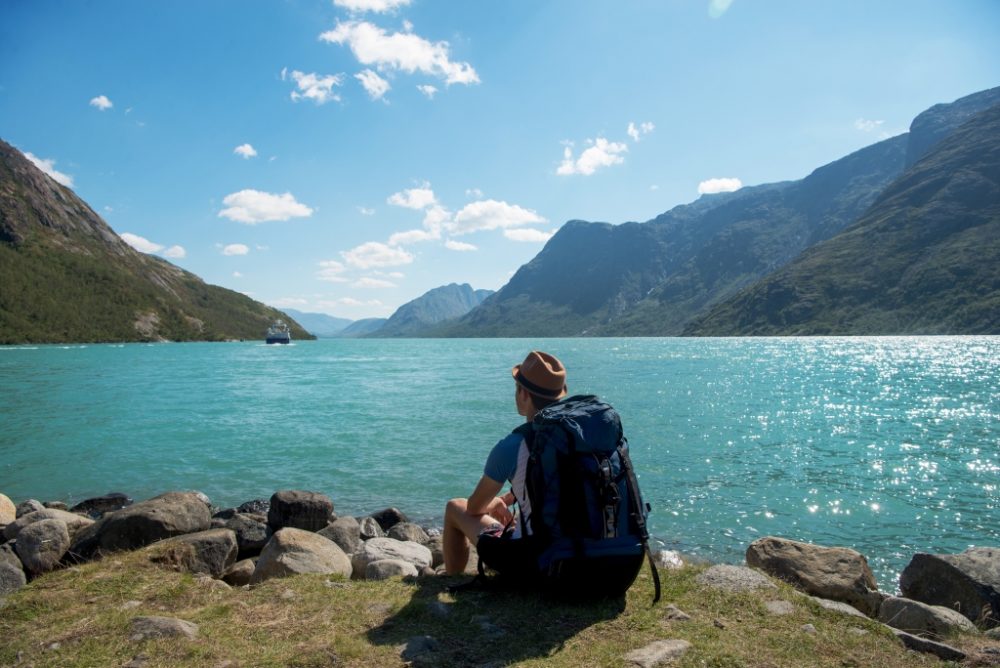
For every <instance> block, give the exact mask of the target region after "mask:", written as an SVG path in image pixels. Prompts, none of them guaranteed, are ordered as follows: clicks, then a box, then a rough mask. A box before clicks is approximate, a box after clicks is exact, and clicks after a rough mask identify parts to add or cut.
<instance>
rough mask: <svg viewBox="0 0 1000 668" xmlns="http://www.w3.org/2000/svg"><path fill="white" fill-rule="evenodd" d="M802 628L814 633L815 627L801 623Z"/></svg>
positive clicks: (811, 633)
mask: <svg viewBox="0 0 1000 668" xmlns="http://www.w3.org/2000/svg"><path fill="white" fill-rule="evenodd" d="M802 630H803V631H805V632H806V633H808V634H810V635H816V627H815V626H813V625H812V624H803V625H802Z"/></svg>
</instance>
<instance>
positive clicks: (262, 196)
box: [219, 190, 313, 225]
mask: <svg viewBox="0 0 1000 668" xmlns="http://www.w3.org/2000/svg"><path fill="white" fill-rule="evenodd" d="M222 203H223V204H225V205H226V206H227V207H228V208H226V209H223V210H222V211H220V212H219V217H220V218H228V219H230V220H235V221H236V222H238V223H246V224H247V225H256V224H257V223H264V222H267V221H270V220H288V219H289V218H304V217H307V216H311V215H312V212H313V210H312V209H310V208H309V207H308V206H306V205H305V204H301V203H299V202H296V201H295V197H293V196H292V194H291V193H284V194H283V195H274V194H272V193H265V192H261V191H259V190H241V191H239V192H235V193H232V194H229V195H226V197H225V199H223V200H222Z"/></svg>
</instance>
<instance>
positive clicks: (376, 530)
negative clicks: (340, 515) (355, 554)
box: [358, 517, 385, 540]
mask: <svg viewBox="0 0 1000 668" xmlns="http://www.w3.org/2000/svg"><path fill="white" fill-rule="evenodd" d="M358 525H359V528H358V530H359V532H360V535H361V540H371V539H372V538H383V537H384V536H385V532H384V531H382V527H381V526H379V523H378V522H376V521H375V518H374V517H365V518H362V519H361V521H360V522H358Z"/></svg>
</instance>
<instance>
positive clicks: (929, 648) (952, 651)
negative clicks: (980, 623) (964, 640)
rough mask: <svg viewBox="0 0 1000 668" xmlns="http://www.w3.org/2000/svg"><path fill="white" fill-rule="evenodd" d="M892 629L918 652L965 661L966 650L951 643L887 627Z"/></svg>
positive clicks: (903, 641) (948, 659)
mask: <svg viewBox="0 0 1000 668" xmlns="http://www.w3.org/2000/svg"><path fill="white" fill-rule="evenodd" d="M887 628H889V630H891V631H892V632H893V633H894V634H895V635H896V637H897V638H899V639H900V641H902V643H903V645H904V646H906V647H907V648H909V649H912V650H915V651H917V652H926V653H928V654H933V655H935V656H937V657H938V658H940V659H944V660H945V661H964V660H965V652H963V651H961V650H959V649H956V648H954V647H952V646H951V645H945V644H944V643H940V642H935V641H933V640H928V639H927V638H921V637H919V636H915V635H912V634H909V633H906V632H905V631H900V630H899V629H894V628H892V627H887Z"/></svg>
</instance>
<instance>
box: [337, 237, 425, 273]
mask: <svg viewBox="0 0 1000 668" xmlns="http://www.w3.org/2000/svg"><path fill="white" fill-rule="evenodd" d="M340 255H341V256H342V257H343V258H344V260H345V261H346V262H347V264H349V265H351V266H352V267H357V268H358V269H371V268H373V267H395V266H399V265H403V264H410V263H411V262H413V255H412V254H411V253H408V252H407V251H405V250H403V249H402V248H398V247H394V246H389V245H387V244H383V243H380V242H378V241H369V242H367V243H363V244H361V245H360V246H357V247H355V248H352V249H351V250H349V251H343V252H341V254H340Z"/></svg>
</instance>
